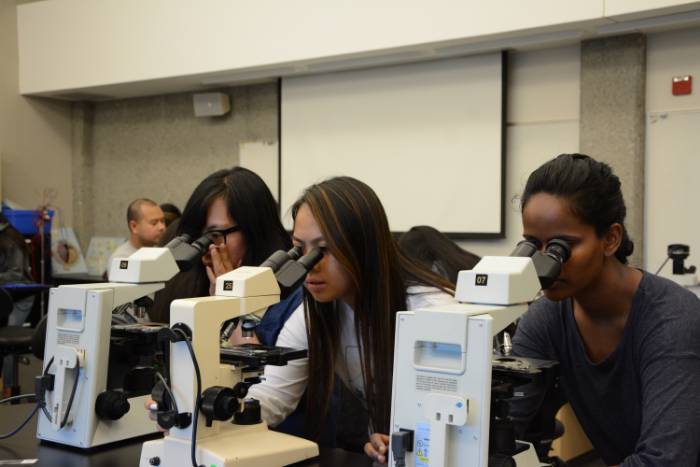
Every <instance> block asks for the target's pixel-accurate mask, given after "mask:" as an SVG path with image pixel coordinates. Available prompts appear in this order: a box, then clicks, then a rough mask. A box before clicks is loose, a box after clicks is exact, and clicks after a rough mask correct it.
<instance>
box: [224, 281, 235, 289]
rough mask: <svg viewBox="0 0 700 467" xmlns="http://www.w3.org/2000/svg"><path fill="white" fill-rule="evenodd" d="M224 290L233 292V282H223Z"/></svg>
mask: <svg viewBox="0 0 700 467" xmlns="http://www.w3.org/2000/svg"><path fill="white" fill-rule="evenodd" d="M224 290H227V291H231V290H233V281H224Z"/></svg>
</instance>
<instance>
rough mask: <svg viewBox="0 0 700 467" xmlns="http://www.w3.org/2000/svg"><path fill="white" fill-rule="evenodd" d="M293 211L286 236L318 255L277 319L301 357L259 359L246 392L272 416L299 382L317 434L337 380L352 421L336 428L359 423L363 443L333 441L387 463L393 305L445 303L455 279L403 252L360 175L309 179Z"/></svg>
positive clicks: (287, 403)
mask: <svg viewBox="0 0 700 467" xmlns="http://www.w3.org/2000/svg"><path fill="white" fill-rule="evenodd" d="M292 215H293V217H294V232H293V242H294V245H296V246H299V247H301V248H302V249H303V250H304V251H305V252H306V251H309V250H310V249H312V248H320V249H321V250H322V251H323V252H324V256H323V259H322V260H321V261H320V262H319V263H318V264H317V265H316V266H315V267H314V268H313V269H312V270H311V271H310V272H309V274H308V275H307V277H306V281H305V284H304V303H303V306H301V307H299V308H298V309H297V310H296V311H295V312H294V313H293V314H292V316H291V317H290V318H289V320H288V321H287V322H286V323H285V326H284V328H283V329H282V331H281V333H280V334H279V338H278V339H277V345H280V346H284V347H292V348H300V347H301V348H308V350H309V358H308V360H301V361H293V362H290V364H289V365H287V366H285V367H267V368H266V369H265V378H266V380H265V381H264V382H263V383H261V384H258V385H255V386H252V387H251V390H250V394H251V395H252V396H253V397H255V398H257V399H259V400H260V401H261V406H262V409H263V418H264V419H265V420H266V421H267V422H268V423H269V424H271V425H276V424H277V423H279V422H280V421H281V420H283V419H284V418H285V417H286V416H287V415H288V414H289V413H291V411H292V410H294V409H295V407H296V406H297V404H298V402H299V400H300V398H301V397H302V394H303V392H304V389H305V388H306V390H307V397H306V408H307V416H306V422H307V429H308V433H309V434H310V437H312V439H314V438H315V439H317V438H318V435H319V434H320V431H321V425H322V423H323V421H324V420H325V418H326V416H327V414H328V413H329V411H330V407H331V405H332V404H331V400H332V394H333V393H334V387H335V386H336V384H338V385H342V386H344V387H345V388H346V390H344V394H345V395H346V396H347V397H354V398H356V402H357V403H356V404H354V405H352V404H351V405H352V406H353V407H355V410H353V413H352V414H351V415H352V418H353V419H354V420H355V421H354V422H353V423H354V424H355V426H354V427H342V426H341V427H337V428H338V431H339V432H340V433H343V432H347V433H353V432H354V433H358V431H359V432H360V433H361V434H362V442H360V443H359V445H357V444H356V445H354V446H353V445H352V444H351V443H350V444H348V443H344V444H342V443H341V444H342V445H344V446H345V447H347V448H351V449H353V448H354V449H363V448H364V450H365V452H366V453H367V454H368V455H370V456H371V457H373V458H374V459H376V460H378V461H380V462H386V458H387V457H386V455H387V447H388V437H387V436H386V433H389V417H390V412H391V410H390V405H391V385H392V369H393V359H394V333H395V326H396V313H397V312H398V311H402V310H412V309H416V308H420V307H425V306H430V305H436V304H444V303H451V302H453V298H452V295H451V293H450V292H451V291H452V289H453V288H454V285H453V284H452V283H450V282H448V281H447V280H445V279H443V278H442V277H440V276H438V275H437V274H435V273H434V272H432V271H431V270H430V269H429V268H426V267H424V266H422V265H420V264H419V263H417V262H415V261H413V260H411V259H409V258H408V257H406V256H405V255H404V254H402V253H401V251H400V250H399V248H398V247H397V245H396V242H395V240H394V238H393V237H392V235H391V232H390V230H389V223H388V221H387V217H386V214H385V212H384V209H383V207H382V204H381V202H380V201H379V199H378V198H377V196H376V194H375V193H374V191H373V190H372V189H371V188H370V187H369V186H367V185H365V184H364V183H362V182H360V181H359V180H356V179H354V178H350V177H336V178H332V179H330V180H326V181H324V182H322V183H319V184H316V185H312V186H311V187H309V188H308V189H306V191H305V192H304V194H303V195H302V196H301V197H300V198H299V199H298V200H297V202H296V203H295V204H294V206H293V208H292ZM360 415H364V416H360ZM345 419H346V418H345V417H342V416H341V417H336V422H337V423H340V424H341V425H342V423H343V420H345ZM370 434H371V436H370V441H367V439H368V436H369V435H370ZM365 442H366V443H365Z"/></svg>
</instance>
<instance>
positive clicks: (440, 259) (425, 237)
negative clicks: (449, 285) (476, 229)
mask: <svg viewBox="0 0 700 467" xmlns="http://www.w3.org/2000/svg"><path fill="white" fill-rule="evenodd" d="M399 247H400V248H401V250H402V251H403V252H404V253H405V254H407V255H408V256H410V257H411V258H413V259H415V260H416V261H419V262H421V263H423V264H424V265H426V266H427V267H429V268H430V269H432V270H433V271H435V272H436V273H438V274H440V275H441V276H443V277H445V278H447V280H449V281H450V282H454V283H455V284H456V283H457V276H458V275H459V271H467V270H470V269H472V268H473V267H474V266H476V263H478V262H479V260H480V259H481V258H480V257H479V256H477V255H475V254H474V253H471V252H469V251H467V250H464V249H463V248H461V247H460V246H459V245H457V244H456V243H455V242H453V241H452V240H451V239H450V238H449V237H448V236H447V235H445V234H444V233H442V232H440V231H439V230H438V229H436V228H435V227H430V226H429V225H417V226H415V227H411V229H410V230H409V231H408V232H405V233H404V234H403V235H401V237H399Z"/></svg>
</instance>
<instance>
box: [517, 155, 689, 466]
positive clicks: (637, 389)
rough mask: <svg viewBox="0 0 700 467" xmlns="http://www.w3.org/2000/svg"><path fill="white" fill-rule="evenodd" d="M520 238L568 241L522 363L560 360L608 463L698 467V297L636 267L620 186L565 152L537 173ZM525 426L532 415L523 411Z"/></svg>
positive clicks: (567, 391)
mask: <svg viewBox="0 0 700 467" xmlns="http://www.w3.org/2000/svg"><path fill="white" fill-rule="evenodd" d="M521 202H522V219H523V236H524V237H525V238H526V239H527V240H530V241H532V242H534V243H535V244H537V245H539V246H540V247H544V246H546V244H547V242H548V241H549V240H551V239H553V238H563V239H564V240H566V241H567V242H568V243H569V244H570V245H571V257H570V258H569V260H568V261H567V262H566V263H564V265H563V267H562V271H561V275H560V277H559V279H558V280H557V281H556V282H555V283H554V285H553V286H552V287H551V288H549V289H547V290H546V291H545V297H543V298H541V299H539V300H537V301H536V302H534V303H533V304H532V305H531V306H530V309H529V310H528V312H527V313H526V314H525V315H524V316H523V318H522V319H521V320H520V322H519V324H518V329H517V332H516V334H515V337H514V340H513V344H514V352H515V353H516V354H517V355H521V356H525V357H532V358H540V359H547V360H557V361H559V362H560V369H561V390H562V395H563V398H564V400H566V401H568V402H570V403H571V406H572V408H573V410H574V412H575V413H576V416H577V418H578V419H579V421H580V422H581V426H582V427H583V429H584V431H585V432H586V435H587V436H588V438H589V439H590V440H591V442H592V443H593V446H594V447H595V449H596V451H597V452H598V454H599V455H600V456H601V457H602V459H603V461H604V462H605V463H606V465H618V464H619V465H624V466H625V467H632V466H656V467H659V466H668V467H671V466H673V467H682V466H685V467H697V466H700V455H699V452H700V398H698V396H697V392H698V387H700V337H699V334H698V333H699V332H700V301H699V300H698V298H697V297H696V296H695V295H694V294H692V293H691V292H689V291H688V290H686V289H684V288H682V287H680V286H679V285H677V284H675V283H673V282H671V281H669V280H666V279H663V278H660V277H658V276H655V275H652V274H649V273H647V272H645V271H641V270H639V269H635V268H633V267H630V266H628V265H627V257H628V256H629V255H630V254H631V253H632V250H633V244H632V241H631V240H630V239H629V236H628V234H627V230H626V229H625V224H624V222H625V215H626V208H625V203H624V200H623V198H622V192H621V190H620V180H619V179H618V177H617V176H615V175H614V174H613V172H612V170H611V169H610V167H609V166H608V165H607V164H604V163H602V162H598V161H595V160H594V159H592V158H590V157H588V156H585V155H581V154H562V155H560V156H558V157H557V158H555V159H553V160H551V161H549V162H547V163H545V164H544V165H542V166H541V167H540V168H538V169H537V170H535V171H534V172H533V173H532V174H531V175H530V177H529V179H528V181H527V185H526V186H525V190H524V193H523V195H522V200H521ZM514 408H515V409H516V412H515V415H516V416H517V417H518V418H519V419H521V420H523V421H524V422H525V423H524V425H526V423H527V420H528V418H529V416H531V415H532V414H533V409H534V408H535V407H518V406H517V405H516V406H515V407H514Z"/></svg>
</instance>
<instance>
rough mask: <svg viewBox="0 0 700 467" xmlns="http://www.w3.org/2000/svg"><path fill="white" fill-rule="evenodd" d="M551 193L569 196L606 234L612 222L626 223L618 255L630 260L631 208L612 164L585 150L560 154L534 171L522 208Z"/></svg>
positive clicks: (587, 219)
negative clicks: (539, 195) (628, 218)
mask: <svg viewBox="0 0 700 467" xmlns="http://www.w3.org/2000/svg"><path fill="white" fill-rule="evenodd" d="M537 193H548V194H551V195H554V196H559V197H562V198H566V199H567V200H568V201H569V206H570V209H571V211H572V213H573V214H574V215H575V216H577V217H578V218H579V219H581V220H582V221H583V222H584V223H585V224H588V225H591V226H593V227H594V228H595V231H596V233H597V234H598V236H599V237H602V236H603V235H604V234H605V233H606V232H607V231H608V229H610V226H611V225H613V224H615V223H617V224H620V225H621V226H622V242H621V243H620V246H619V248H618V249H617V251H616V252H615V257H616V258H617V259H618V260H619V261H620V262H621V263H623V264H627V257H628V256H630V255H631V254H632V251H634V243H633V242H632V240H630V238H629V235H628V234H627V229H626V228H625V216H626V215H627V208H626V207H625V200H624V199H623V197H622V190H621V189H620V179H619V178H618V177H617V175H615V174H614V173H613V171H612V169H611V168H610V166H609V165H608V164H606V163H604V162H599V161H596V160H595V159H593V158H591V157H589V156H586V155H584V154H560V155H559V156H557V157H555V158H554V159H552V160H550V161H549V162H546V163H545V164H543V165H541V166H540V167H539V168H538V169H537V170H535V171H534V172H532V173H531V174H530V177H529V178H528V179H527V184H526V185H525V190H524V191H523V195H522V198H521V209H525V205H526V204H527V202H528V201H529V200H530V198H531V197H532V195H535V194H537Z"/></svg>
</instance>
